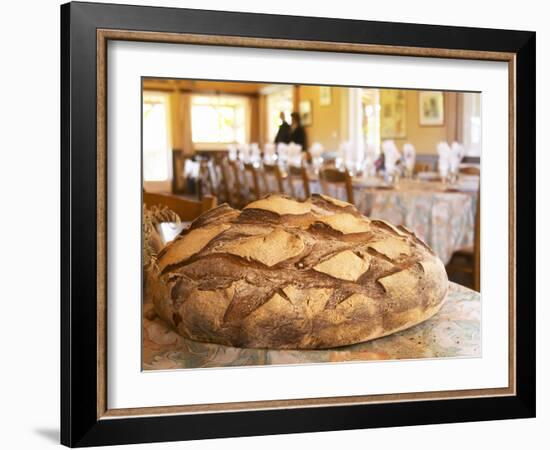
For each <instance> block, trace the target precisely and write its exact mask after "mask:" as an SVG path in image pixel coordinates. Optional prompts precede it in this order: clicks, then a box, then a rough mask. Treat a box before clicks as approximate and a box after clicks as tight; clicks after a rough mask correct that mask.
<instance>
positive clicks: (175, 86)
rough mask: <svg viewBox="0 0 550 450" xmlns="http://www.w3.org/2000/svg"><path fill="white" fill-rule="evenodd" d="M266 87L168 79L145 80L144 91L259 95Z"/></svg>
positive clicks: (253, 84) (261, 84)
mask: <svg viewBox="0 0 550 450" xmlns="http://www.w3.org/2000/svg"><path fill="white" fill-rule="evenodd" d="M266 86H268V84H264V83H249V82H230V81H202V80H178V79H167V78H146V79H144V80H143V87H144V89H148V90H163V91H176V90H180V91H193V92H211V93H232V94H258V93H259V91H260V89H262V88H264V87H266Z"/></svg>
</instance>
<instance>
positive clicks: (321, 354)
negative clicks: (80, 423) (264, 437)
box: [142, 283, 481, 370]
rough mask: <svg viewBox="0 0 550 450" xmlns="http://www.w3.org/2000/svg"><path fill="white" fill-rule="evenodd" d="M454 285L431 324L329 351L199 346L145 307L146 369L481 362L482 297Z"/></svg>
mask: <svg viewBox="0 0 550 450" xmlns="http://www.w3.org/2000/svg"><path fill="white" fill-rule="evenodd" d="M450 286H451V287H450V291H449V294H448V296H447V300H446V302H445V304H444V305H443V307H442V308H441V310H440V311H439V312H438V313H437V314H436V315H435V316H434V317H432V318H431V319H429V320H427V321H425V322H423V323H421V324H419V325H416V326H414V327H412V328H409V329H407V330H404V331H401V332H398V333H395V334H393V335H390V336H386V337H383V338H379V339H375V340H373V341H369V342H365V343H361V344H355V345H350V346H346V347H339V348H334V349H329V350H304V351H300V350H264V349H242V348H234V347H226V346H224V345H215V344H205V343H201V342H195V341H191V340H188V339H185V338H183V337H181V336H179V335H178V334H176V333H175V332H174V331H172V330H171V329H170V328H169V327H168V326H167V325H166V324H165V323H164V322H163V321H162V320H161V319H160V318H158V317H154V318H153V317H152V315H151V305H145V306H144V317H143V347H142V351H143V355H142V356H143V369H144V370H167V369H188V368H197V367H227V366H251V365H270V364H310V363H323V362H325V363H326V362H339V361H369V360H388V359H417V358H453V357H479V356H480V354H481V334H480V331H481V330H480V317H481V304H480V296H479V294H478V293H477V292H475V291H472V290H470V289H467V288H465V287H463V286H459V285H458V284H454V283H451V284H450ZM147 317H150V318H147Z"/></svg>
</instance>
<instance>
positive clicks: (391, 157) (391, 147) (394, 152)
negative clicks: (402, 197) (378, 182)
mask: <svg viewBox="0 0 550 450" xmlns="http://www.w3.org/2000/svg"><path fill="white" fill-rule="evenodd" d="M382 151H383V152H384V167H385V169H386V173H388V174H393V173H394V172H395V169H396V166H397V161H399V158H400V157H401V154H400V153H399V150H398V149H397V146H396V145H395V142H394V141H393V140H387V141H384V142H382Z"/></svg>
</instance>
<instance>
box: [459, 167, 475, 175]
mask: <svg viewBox="0 0 550 450" xmlns="http://www.w3.org/2000/svg"><path fill="white" fill-rule="evenodd" d="M458 172H459V173H461V174H463V175H477V176H479V174H480V170H479V167H475V166H467V167H461V168H460V169H459V170H458Z"/></svg>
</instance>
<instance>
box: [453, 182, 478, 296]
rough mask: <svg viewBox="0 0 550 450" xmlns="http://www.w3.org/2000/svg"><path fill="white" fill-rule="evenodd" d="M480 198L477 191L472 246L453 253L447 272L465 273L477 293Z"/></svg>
mask: <svg viewBox="0 0 550 450" xmlns="http://www.w3.org/2000/svg"><path fill="white" fill-rule="evenodd" d="M480 200H481V197H480V193H479V190H478V191H477V208H476V217H475V227H474V245H473V246H471V247H466V248H463V249H460V250H457V251H455V252H454V253H453V256H452V257H451V260H450V261H449V264H447V272H448V273H449V275H453V274H455V273H457V272H458V273H466V274H468V275H469V276H470V277H471V280H472V285H471V287H472V288H473V289H474V290H476V291H478V292H479V289H480V245H479V241H480V216H481V203H480Z"/></svg>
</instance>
